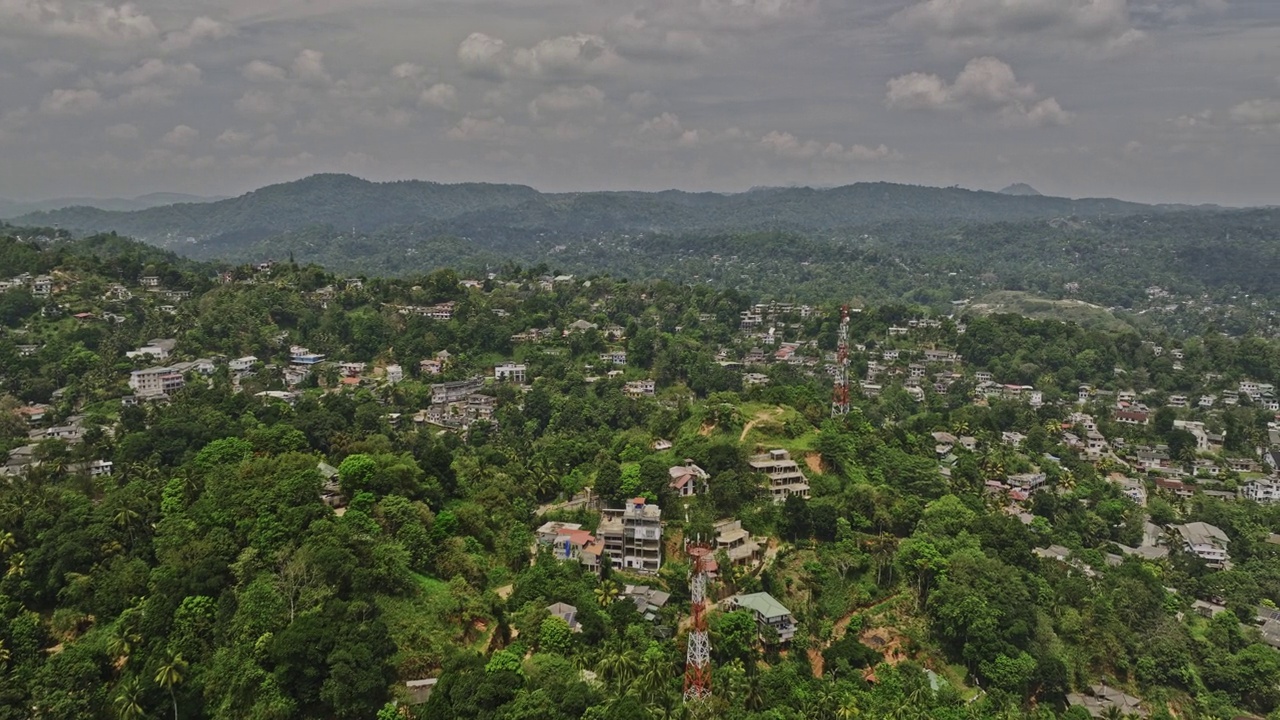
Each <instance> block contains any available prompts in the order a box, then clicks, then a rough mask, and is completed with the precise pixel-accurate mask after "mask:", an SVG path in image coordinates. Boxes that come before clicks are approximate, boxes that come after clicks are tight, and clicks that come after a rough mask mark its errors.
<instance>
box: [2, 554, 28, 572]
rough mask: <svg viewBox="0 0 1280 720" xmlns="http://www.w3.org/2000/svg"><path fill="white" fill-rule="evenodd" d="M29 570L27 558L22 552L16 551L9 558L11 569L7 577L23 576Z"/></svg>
mask: <svg viewBox="0 0 1280 720" xmlns="http://www.w3.org/2000/svg"><path fill="white" fill-rule="evenodd" d="M26 572H27V558H26V556H25V555H23V554H22V553H14V554H13V557H11V558H9V571H8V572H6V573H5V577H22V576H23V575H25V574H26Z"/></svg>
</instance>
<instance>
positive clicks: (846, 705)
mask: <svg viewBox="0 0 1280 720" xmlns="http://www.w3.org/2000/svg"><path fill="white" fill-rule="evenodd" d="M861 715H862V708H859V707H858V698H857V697H855V696H854V695H853V693H847V694H845V695H844V696H843V697H841V698H840V704H839V705H838V706H836V718H837V720H856V718H858V717H859V716H861Z"/></svg>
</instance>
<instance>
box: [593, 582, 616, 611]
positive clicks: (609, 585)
mask: <svg viewBox="0 0 1280 720" xmlns="http://www.w3.org/2000/svg"><path fill="white" fill-rule="evenodd" d="M618 592H619V590H618V583H616V582H614V581H612V580H601V581H600V584H599V585H597V586H596V590H595V593H596V602H598V603H600V607H602V608H607V607H609V606H610V605H612V604H613V601H614V600H617V599H618Z"/></svg>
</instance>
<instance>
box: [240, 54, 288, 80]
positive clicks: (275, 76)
mask: <svg viewBox="0 0 1280 720" xmlns="http://www.w3.org/2000/svg"><path fill="white" fill-rule="evenodd" d="M240 74H241V75H242V76H244V79H245V80H248V81H249V82H253V83H271V82H284V80H285V79H287V78H288V73H287V72H285V69H284V68H282V67H279V66H278V65H272V64H271V63H269V62H265V61H263V60H254V61H252V62H250V63H249V64H248V65H245V66H244V67H243V68H240Z"/></svg>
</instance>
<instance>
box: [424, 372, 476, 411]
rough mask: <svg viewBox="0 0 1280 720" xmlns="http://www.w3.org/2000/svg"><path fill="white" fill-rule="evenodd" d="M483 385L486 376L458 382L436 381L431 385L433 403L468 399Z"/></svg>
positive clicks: (439, 403)
mask: <svg viewBox="0 0 1280 720" xmlns="http://www.w3.org/2000/svg"><path fill="white" fill-rule="evenodd" d="M482 387H484V378H480V377H476V378H471V379H470V380H459V381H457V382H447V383H435V384H434V385H432V386H431V403H432V404H433V405H441V404H444V403H451V402H458V401H460V400H466V399H467V397H468V396H469V395H472V394H473V393H475V392H476V391H478V390H479V389H480V388H482Z"/></svg>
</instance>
